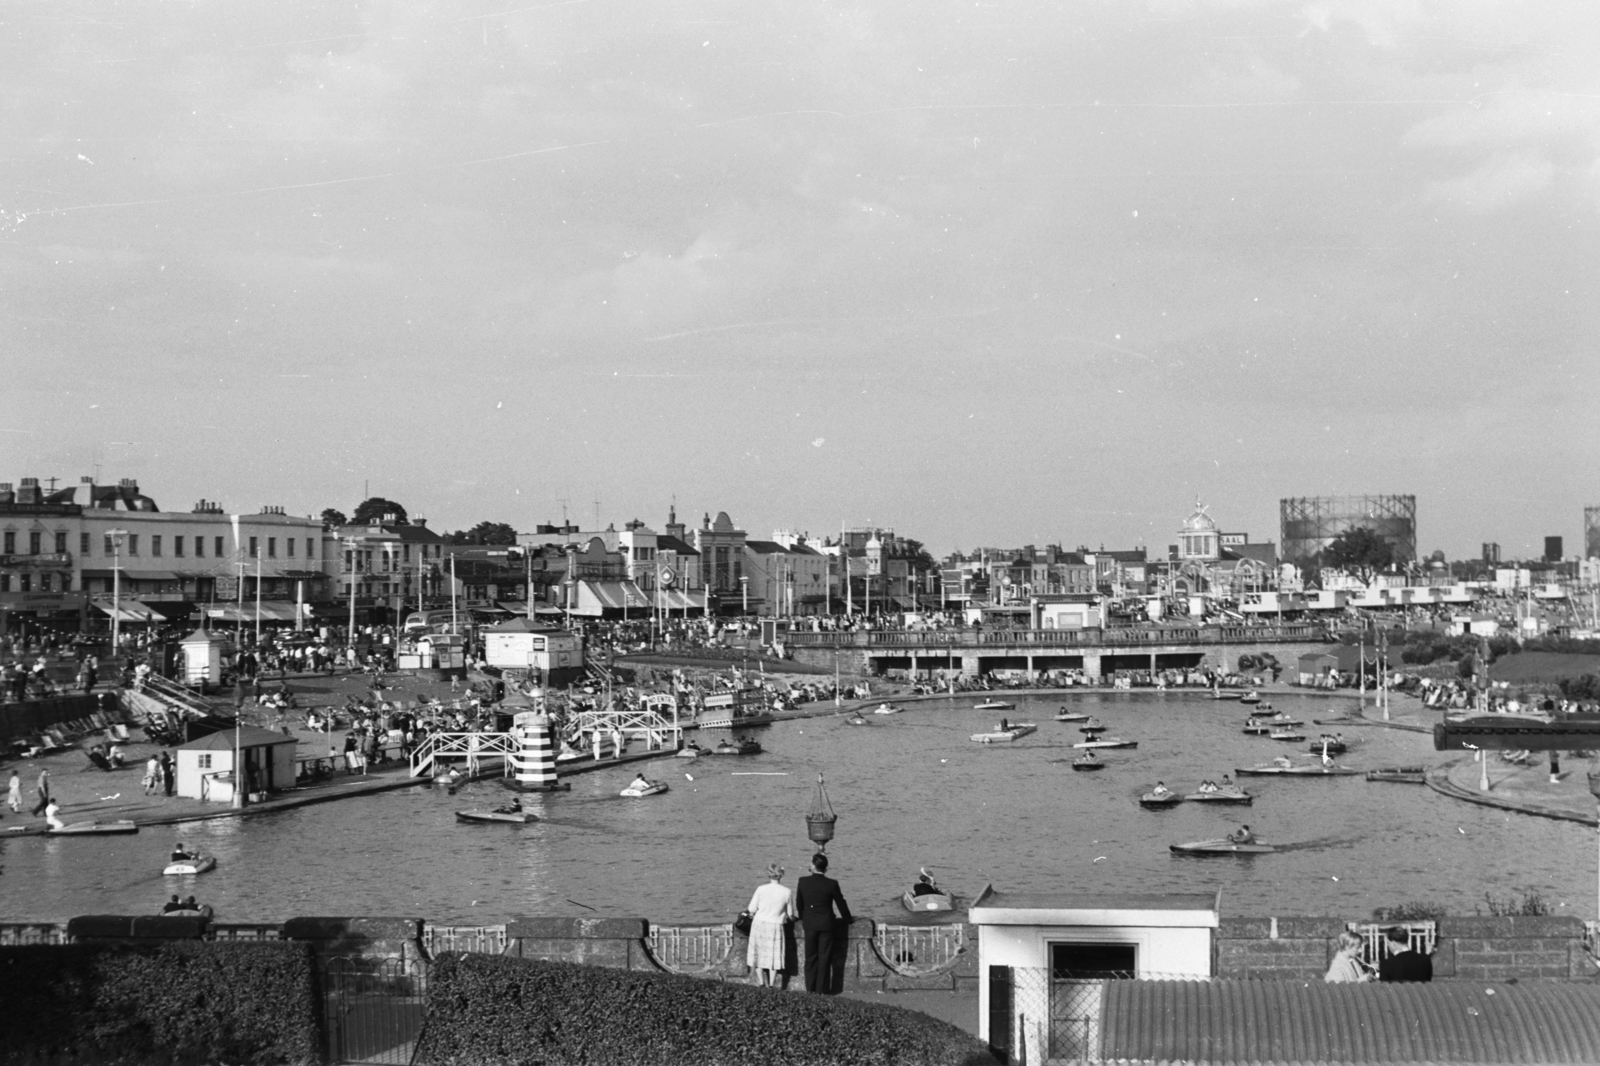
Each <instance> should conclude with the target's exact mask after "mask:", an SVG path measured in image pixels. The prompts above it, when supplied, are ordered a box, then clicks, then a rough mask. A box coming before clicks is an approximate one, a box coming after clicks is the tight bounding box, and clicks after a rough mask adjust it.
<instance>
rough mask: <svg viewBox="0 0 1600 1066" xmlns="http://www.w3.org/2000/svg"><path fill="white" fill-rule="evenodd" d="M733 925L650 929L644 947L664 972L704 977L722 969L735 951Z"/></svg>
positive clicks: (664, 926)
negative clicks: (717, 969) (720, 967)
mask: <svg viewBox="0 0 1600 1066" xmlns="http://www.w3.org/2000/svg"><path fill="white" fill-rule="evenodd" d="M735 939H736V938H735V937H734V934H733V926H732V925H656V924H654V923H652V924H651V926H650V932H649V935H648V936H646V938H645V946H646V947H647V948H649V950H650V956H651V958H653V959H655V960H656V962H657V963H658V964H659V965H660V966H661V968H662V969H664V970H668V971H670V972H672V973H681V974H702V973H708V972H710V971H712V970H715V969H716V968H718V967H719V966H721V965H722V964H723V963H724V962H725V961H726V960H727V958H728V955H729V953H731V952H732V951H733V945H734V942H735Z"/></svg>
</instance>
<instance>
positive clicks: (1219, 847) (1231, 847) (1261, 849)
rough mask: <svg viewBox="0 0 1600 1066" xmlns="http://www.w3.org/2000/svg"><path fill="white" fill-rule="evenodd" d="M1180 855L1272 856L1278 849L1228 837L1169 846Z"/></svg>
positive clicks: (1260, 843) (1269, 845)
mask: <svg viewBox="0 0 1600 1066" xmlns="http://www.w3.org/2000/svg"><path fill="white" fill-rule="evenodd" d="M1168 846H1169V847H1170V848H1171V849H1172V850H1173V851H1174V852H1176V853H1177V854H1179V855H1270V854H1272V853H1273V852H1274V851H1277V850H1278V849H1277V848H1275V847H1273V846H1272V845H1271V844H1264V843H1262V842H1261V841H1259V840H1257V841H1253V842H1251V843H1249V844H1241V843H1239V842H1237V841H1234V840H1229V839H1227V838H1226V837H1224V838H1222V839H1221V840H1195V841H1192V842H1190V843H1188V844H1171V845H1168Z"/></svg>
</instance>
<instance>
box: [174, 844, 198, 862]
mask: <svg viewBox="0 0 1600 1066" xmlns="http://www.w3.org/2000/svg"><path fill="white" fill-rule="evenodd" d="M199 857H200V855H199V854H198V853H197V852H191V851H190V850H189V849H188V848H186V847H184V846H183V841H181V840H180V841H178V843H176V844H174V845H172V858H171V859H170V860H169V861H171V862H193V861H194V860H195V859H198V858H199Z"/></svg>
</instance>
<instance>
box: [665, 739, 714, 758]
mask: <svg viewBox="0 0 1600 1066" xmlns="http://www.w3.org/2000/svg"><path fill="white" fill-rule="evenodd" d="M709 754H710V752H708V751H706V749H704V748H702V747H701V746H700V745H698V744H695V743H693V742H690V743H689V744H688V745H686V746H684V747H681V748H679V749H678V750H677V751H675V752H673V755H672V757H673V758H674V759H698V758H699V757H700V756H702V755H709Z"/></svg>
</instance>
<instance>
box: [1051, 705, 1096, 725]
mask: <svg viewBox="0 0 1600 1066" xmlns="http://www.w3.org/2000/svg"><path fill="white" fill-rule="evenodd" d="M1088 720H1089V716H1088V715H1087V714H1084V713H1082V712H1081V711H1069V710H1067V709H1066V708H1065V707H1063V708H1061V710H1059V711H1057V712H1056V721H1058V722H1087V721H1088Z"/></svg>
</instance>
